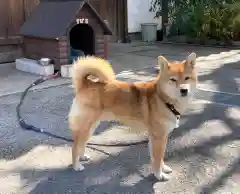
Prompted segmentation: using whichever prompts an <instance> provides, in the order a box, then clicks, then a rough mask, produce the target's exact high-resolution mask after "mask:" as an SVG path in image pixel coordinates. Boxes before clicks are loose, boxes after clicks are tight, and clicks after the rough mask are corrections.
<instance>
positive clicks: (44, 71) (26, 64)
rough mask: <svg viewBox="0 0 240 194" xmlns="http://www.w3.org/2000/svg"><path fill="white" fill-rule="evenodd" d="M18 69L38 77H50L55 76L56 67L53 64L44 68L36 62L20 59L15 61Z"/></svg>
mask: <svg viewBox="0 0 240 194" xmlns="http://www.w3.org/2000/svg"><path fill="white" fill-rule="evenodd" d="M15 63H16V69H18V70H20V71H24V72H28V73H34V74H37V75H42V76H48V75H52V74H54V66H53V65H52V64H50V65H47V66H42V65H40V64H38V62H37V61H36V60H32V59H26V58H20V59H16V60H15Z"/></svg>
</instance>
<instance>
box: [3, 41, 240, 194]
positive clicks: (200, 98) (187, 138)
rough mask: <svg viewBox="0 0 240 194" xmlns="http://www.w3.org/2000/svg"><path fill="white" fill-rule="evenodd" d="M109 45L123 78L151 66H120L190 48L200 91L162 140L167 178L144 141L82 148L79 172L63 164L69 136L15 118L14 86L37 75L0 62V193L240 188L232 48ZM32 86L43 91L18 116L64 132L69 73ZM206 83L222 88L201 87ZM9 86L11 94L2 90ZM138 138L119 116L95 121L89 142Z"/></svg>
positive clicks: (147, 74) (191, 193)
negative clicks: (156, 172) (159, 176)
mask: <svg viewBox="0 0 240 194" xmlns="http://www.w3.org/2000/svg"><path fill="white" fill-rule="evenodd" d="M111 48H112V50H111V51H112V52H111V53H110V61H112V63H113V68H114V70H115V71H116V72H117V73H120V72H122V71H125V72H122V73H121V74H120V75H119V76H118V79H121V80H125V81H140V80H149V79H152V78H153V77H154V76H155V74H154V73H155V71H154V69H151V68H150V69H145V70H141V71H137V72H129V71H126V70H130V69H141V68H145V67H147V66H148V65H150V66H153V65H155V64H156V56H158V55H159V54H158V53H162V54H164V53H165V54H166V55H167V56H166V57H167V58H169V59H170V60H176V59H177V60H181V59H183V58H184V56H185V55H186V54H187V53H190V52H192V51H195V52H197V53H198V55H200V58H199V59H198V65H199V66H200V67H199V76H200V77H199V79H200V90H198V91H197V93H196V96H195V100H194V102H193V104H192V105H191V107H190V108H189V110H188V112H187V114H186V115H185V116H184V117H183V118H182V119H181V126H180V128H179V129H178V130H176V131H174V132H173V133H172V134H171V135H170V139H169V142H168V147H167V152H166V162H167V163H168V164H169V165H170V166H171V167H172V168H173V170H174V172H173V174H172V175H171V178H170V181H168V182H163V183H162V182H158V181H156V180H155V179H154V178H153V177H152V176H151V175H150V166H149V154H148V147H147V145H145V144H143V145H139V146H130V147H92V148H94V149H90V148H89V149H87V152H88V154H89V155H90V156H91V157H92V159H91V161H87V162H85V167H86V169H85V171H83V172H79V173H76V172H73V171H72V170H71V168H70V167H69V165H70V163H71V156H70V155H71V142H66V141H63V140H60V139H54V138H52V137H48V136H44V135H43V134H36V133H33V132H26V131H24V130H22V129H20V128H19V126H18V123H17V122H16V113H15V108H16V105H17V103H18V102H19V99H20V93H18V92H19V91H22V90H23V89H24V88H25V87H27V86H28V85H29V84H30V83H31V82H32V81H34V80H35V79H36V78H38V77H39V76H35V75H32V74H26V73H23V72H19V71H17V72H16V70H15V69H14V68H6V69H5V70H3V69H4V68H2V69H1V71H0V79H1V82H0V88H1V89H0V93H1V94H3V95H1V94H0V96H2V97H0V110H1V111H0V182H1V184H0V191H1V193H4V194H5V193H6V194H8V193H18V194H19V193H20V194H25V193H31V194H39V193H44V194H45V193H46V194H47V193H49V194H52V193H58V194H61V193H97V194H101V193H116V194H117V193H118V194H119V193H123V194H125V193H130V194H132V193H133V194H134V193H137V194H138V193H143V194H147V193H161V194H162V193H166V194H169V193H183V194H184V193H186V194H195V193H196V194H198V193H201V194H205V193H206V194H208V193H209V194H210V193H216V194H228V193H233V194H238V193H240V187H239V180H240V169H239V164H240V151H239V146H240V142H239V139H240V130H239V129H240V123H239V120H240V118H239V117H240V114H239V113H240V108H239V107H240V101H239V83H240V73H239V68H238V64H239V62H238V61H239V54H238V51H237V50H234V51H229V50H227V49H222V48H221V49H219V48H218V49H214V48H209V47H208V48H204V47H201V48H200V47H183V46H171V45H170V46H169V45H168V46H166V45H164V44H143V43H135V44H132V46H131V45H127V44H125V45H124V44H114V45H112V47H111ZM9 67H10V66H9ZM0 68H1V67H0ZM51 86H57V87H51ZM45 87H46V88H45ZM47 87H51V88H48V89H47ZM43 88H45V89H43ZM201 88H202V89H204V90H201ZM38 89H43V90H35V91H31V92H30V93H29V95H28V96H27V99H26V101H25V103H24V105H23V110H22V114H23V116H24V118H25V119H26V120H27V122H29V123H30V124H34V125H36V126H38V127H40V128H42V129H43V130H46V131H49V132H52V133H55V134H57V135H60V136H63V137H66V138H69V139H70V138H71V134H70V132H69V130H68V125H67V114H68V110H69V106H70V105H71V100H72V98H73V90H72V87H71V86H70V80H69V79H56V80H51V81H48V82H46V83H44V84H43V85H41V86H39V87H38ZM211 89H212V90H220V91H221V92H225V93H219V92H211V91H208V90H211ZM11 93H14V94H12V95H5V96H4V94H11ZM143 137H144V136H139V135H134V134H126V127H124V126H122V125H119V124H118V123H115V122H112V123H108V122H102V123H101V124H100V126H99V127H98V128H97V130H96V132H95V134H94V136H93V138H92V139H91V141H95V142H98V143H99V142H103V143H104V142H106V143H107V142H122V141H128V142H131V141H135V140H140V139H142V138H143ZM96 149H98V151H97V150H96Z"/></svg>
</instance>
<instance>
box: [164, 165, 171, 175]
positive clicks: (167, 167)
mask: <svg viewBox="0 0 240 194" xmlns="http://www.w3.org/2000/svg"><path fill="white" fill-rule="evenodd" d="M163 172H165V173H167V174H169V173H171V172H172V169H171V168H170V167H169V166H168V165H166V164H164V166H163Z"/></svg>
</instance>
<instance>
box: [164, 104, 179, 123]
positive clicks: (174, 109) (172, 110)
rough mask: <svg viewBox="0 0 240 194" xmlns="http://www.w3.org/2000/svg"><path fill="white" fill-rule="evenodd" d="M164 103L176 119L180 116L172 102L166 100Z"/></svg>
mask: <svg viewBox="0 0 240 194" xmlns="http://www.w3.org/2000/svg"><path fill="white" fill-rule="evenodd" d="M165 104H166V106H167V107H168V109H169V110H170V111H171V112H172V113H173V114H174V115H175V116H176V117H177V119H179V118H180V116H181V114H180V112H178V111H177V110H176V108H175V107H174V106H173V105H172V104H169V103H167V102H166V103H165Z"/></svg>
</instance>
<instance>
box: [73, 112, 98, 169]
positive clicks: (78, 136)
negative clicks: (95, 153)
mask: <svg viewBox="0 0 240 194" xmlns="http://www.w3.org/2000/svg"><path fill="white" fill-rule="evenodd" d="M92 113H93V112H92ZM97 118H98V114H96V112H95V113H93V114H89V115H81V117H80V116H75V117H73V118H70V127H71V129H72V136H73V145H72V164H73V169H74V170H76V171H81V170H83V169H84V167H83V165H82V164H81V162H80V161H79V159H84V158H86V156H85V148H86V144H87V141H88V139H89V138H90V137H91V135H92V132H93V131H92V126H93V124H94V123H95V122H96V120H97Z"/></svg>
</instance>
